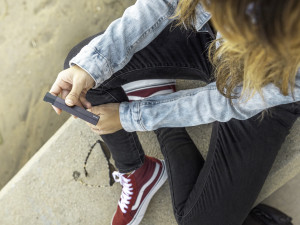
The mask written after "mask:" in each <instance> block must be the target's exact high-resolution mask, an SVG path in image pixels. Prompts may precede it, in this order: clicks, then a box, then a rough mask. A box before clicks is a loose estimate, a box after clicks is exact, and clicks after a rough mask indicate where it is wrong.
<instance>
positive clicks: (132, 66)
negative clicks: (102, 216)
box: [65, 26, 300, 225]
mask: <svg viewBox="0 0 300 225" xmlns="http://www.w3.org/2000/svg"><path fill="white" fill-rule="evenodd" d="M93 37H94V36H93ZM93 37H90V38H88V39H86V40H84V41H82V42H81V43H79V44H78V45H77V46H75V47H74V48H73V49H72V50H71V52H70V53H69V55H68V57H67V59H66V61H65V68H67V67H68V62H69V60H70V59H71V58H72V57H73V56H75V54H77V53H78V51H79V50H80V49H81V48H82V47H83V46H84V45H86V44H87V43H88V42H89V41H90V40H91V39H92V38H93ZM211 41H212V37H211V36H210V35H209V34H208V33H201V32H198V33H191V32H190V31H183V30H180V29H175V30H172V31H171V30H170V26H168V27H167V28H166V29H165V30H164V31H163V32H162V33H161V34H160V35H159V36H158V37H157V38H156V39H155V40H153V41H152V42H151V43H150V44H149V45H148V46H147V47H145V48H144V49H142V50H141V51H139V52H137V53H136V54H134V56H133V58H132V59H131V61H130V62H129V63H128V64H127V65H126V66H125V67H124V68H123V69H122V70H120V71H118V72H116V73H115V74H113V76H112V77H111V78H110V79H109V80H107V81H105V82H104V83H103V84H102V85H101V86H100V87H98V88H97V89H93V90H90V91H88V94H87V99H88V100H89V101H90V102H91V103H92V105H100V104H105V103H110V102H122V101H128V99H127V96H126V94H125V93H124V91H123V89H122V88H121V87H120V85H122V84H125V83H128V82H131V81H135V80H142V79H152V78H153V79H157V78H162V79H165V78H174V79H177V78H178V79H190V80H202V81H205V82H207V83H209V82H212V81H213V80H214V79H213V77H212V72H211V65H210V64H209V62H208V59H207V47H208V45H209V43H210V42H211ZM216 104H217V103H216ZM299 115H300V105H299V104H298V103H293V104H287V105H281V106H277V107H274V108H272V109H271V110H270V113H269V114H265V116H264V118H263V119H262V120H260V119H261V118H260V114H258V115H256V116H254V117H252V118H249V119H248V120H244V121H240V120H236V119H232V120H230V121H228V122H226V123H221V122H214V124H213V130H212V135H211V141H210V147H209V152H208V155H207V158H206V160H204V158H203V157H202V156H201V154H200V152H199V151H198V149H197V148H196V146H195V144H194V143H193V141H192V140H191V138H190V137H189V135H188V134H187V132H186V130H185V129H184V128H160V129H158V130H156V131H155V133H156V135H157V138H158V141H159V143H160V146H161V150H162V153H163V156H164V158H165V162H166V165H167V172H168V177H169V179H168V180H169V185H170V190H171V197H172V203H173V209H174V215H175V218H176V220H177V222H178V224H188V225H193V224H197V225H199V224H203V225H241V224H242V223H243V221H244V219H245V218H246V216H247V215H248V213H249V212H250V210H251V207H252V206H253V204H254V201H255V200H256V198H257V196H258V194H259V192H260V190H261V188H262V185H263V183H264V181H265V179H266V177H267V175H268V173H269V170H270V168H271V166H272V164H273V162H274V160H275V157H276V155H277V152H278V151H279V149H280V147H281V145H282V143H283V142H284V140H285V137H286V136H287V134H288V133H289V130H290V128H291V127H292V125H293V123H294V122H295V120H296V119H297V117H298V116H299ZM102 138H103V140H104V141H105V142H106V144H107V145H108V147H109V149H110V151H111V153H112V156H113V158H114V160H115V162H116V166H117V168H118V169H119V170H120V172H129V171H132V170H135V169H137V168H139V167H140V166H141V165H142V164H143V160H144V152H143V149H142V146H141V144H140V142H139V140H138V137H137V134H136V133H135V132H133V133H128V132H126V131H124V130H120V131H118V132H116V133H114V134H109V135H102Z"/></svg>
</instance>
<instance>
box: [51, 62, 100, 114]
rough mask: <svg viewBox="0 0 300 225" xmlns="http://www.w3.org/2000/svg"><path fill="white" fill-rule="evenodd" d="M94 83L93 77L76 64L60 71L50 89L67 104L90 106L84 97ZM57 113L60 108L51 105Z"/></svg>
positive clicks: (59, 111)
mask: <svg viewBox="0 0 300 225" xmlns="http://www.w3.org/2000/svg"><path fill="white" fill-rule="evenodd" d="M94 85H95V81H94V79H93V78H92V77H91V76H90V75H89V74H88V73H87V72H86V71H84V70H83V69H81V68H80V67H78V66H76V65H75V66H72V67H70V68H68V69H66V70H63V71H61V72H60V73H59V74H58V76H57V78H56V80H55V82H54V84H53V85H52V87H51V89H50V93H51V94H52V95H55V96H58V95H61V98H62V99H65V102H66V104H67V105H68V106H74V105H78V106H80V107H83V108H86V109H87V108H91V107H92V105H91V103H90V102H88V101H87V100H86V98H85V95H86V93H87V91H88V90H89V89H91V88H92V87H93V86H94ZM52 107H53V108H54V110H55V112H56V113H57V114H60V113H61V112H62V110H61V109H59V108H57V107H55V106H52Z"/></svg>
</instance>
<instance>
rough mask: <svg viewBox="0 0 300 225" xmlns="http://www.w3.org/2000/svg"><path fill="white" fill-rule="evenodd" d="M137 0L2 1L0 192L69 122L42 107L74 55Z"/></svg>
mask: <svg viewBox="0 0 300 225" xmlns="http://www.w3.org/2000/svg"><path fill="white" fill-rule="evenodd" d="M134 2H135V1H134V0H122V1H119V0H88V1H81V0H72V1H71V0H61V1H59V0H30V1H29V0H28V1H26V0H15V1H9V0H0V30H1V32H0V65H1V72H0V79H1V86H0V105H1V106H0V107H1V110H0V116H1V120H0V177H1V179H0V188H1V187H3V185H5V184H6V182H7V181H8V180H9V179H10V178H11V177H12V176H13V175H14V174H15V173H16V172H17V171H18V170H19V169H20V168H21V167H22V166H23V165H24V164H25V163H26V162H27V160H28V159H29V158H30V157H31V156H32V155H33V154H34V153H35V152H36V151H37V150H38V149H39V148H40V147H41V146H42V145H43V143H45V142H46V141H47V140H48V138H49V137H50V136H51V135H52V134H53V133H54V132H55V131H56V130H57V129H58V128H59V127H60V126H61V125H62V123H64V121H65V120H66V119H67V118H68V117H69V115H67V114H63V115H61V116H57V115H56V114H55V112H54V111H53V110H52V108H51V107H50V105H48V104H47V103H44V102H43V101H42V98H43V96H44V95H45V93H46V92H47V91H48V90H49V89H50V87H51V85H52V83H53V81H54V80H55V78H56V76H57V74H58V73H59V71H61V69H62V66H63V62H64V58H65V57H66V55H67V53H68V51H69V50H70V49H71V48H72V47H73V46H74V45H75V44H76V43H78V42H79V41H81V40H82V39H84V38H86V37H88V36H90V35H92V34H95V33H98V32H100V31H102V30H103V29H105V28H106V27H107V26H108V25H109V23H110V22H111V21H113V20H114V19H116V18H118V17H119V16H121V15H122V13H123V11H124V9H125V8H126V7H128V6H129V5H131V4H134Z"/></svg>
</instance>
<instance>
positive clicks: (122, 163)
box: [64, 25, 212, 172]
mask: <svg viewBox="0 0 300 225" xmlns="http://www.w3.org/2000/svg"><path fill="white" fill-rule="evenodd" d="M170 30H171V25H170V26H168V27H167V28H166V29H165V30H164V31H163V32H162V33H161V34H160V35H159V36H158V37H157V38H156V39H155V40H154V41H153V42H151V43H150V44H149V45H148V46H147V47H145V48H144V49H142V50H141V51H139V52H137V53H136V54H135V55H134V56H133V58H132V59H131V61H130V62H129V63H128V64H127V65H126V66H125V67H124V68H123V69H122V70H120V71H118V72H117V73H115V74H114V75H113V76H112V77H111V78H110V79H109V80H107V81H105V82H104V83H103V84H102V85H101V86H100V87H98V88H97V89H93V90H90V91H89V92H88V94H87V98H88V100H89V101H90V102H91V103H92V105H100V104H105V103H109V102H121V101H128V99H127V97H126V95H125V93H124V91H122V89H121V88H120V85H123V84H125V83H128V82H132V81H135V80H141V79H157V78H161V79H163V78H169V79H170V78H180V79H184V78H185V79H199V80H203V81H206V82H210V81H211V72H210V71H211V67H210V64H209V63H208V59H207V46H208V43H209V42H210V41H211V40H212V38H211V37H210V35H209V34H208V33H190V32H189V31H183V30H180V29H178V28H176V29H174V30H172V31H170ZM95 36H96V35H95ZM93 37H94V36H92V37H90V38H88V39H86V40H84V41H82V42H81V43H79V44H78V45H77V46H75V47H74V48H73V49H72V50H71V51H70V53H69V55H68V57H67V59H66V61H65V64H64V65H65V68H67V67H68V64H69V61H70V59H71V58H72V57H74V56H75V55H76V54H77V53H78V52H79V50H80V49H81V48H82V47H83V46H84V45H86V44H88V43H89V42H90V41H91V39H92V38H93ZM102 138H103V139H104V140H105V142H106V144H107V145H108V146H109V149H110V151H111V152H112V156H113V158H114V160H115V161H116V166H117V168H118V169H119V170H120V171H121V172H129V171H132V170H134V169H136V168H138V167H140V166H141V164H142V162H143V157H144V153H143V150H142V147H141V145H140V143H139V141H138V138H137V135H136V134H135V133H127V132H125V131H124V130H122V131H119V132H117V133H115V134H111V135H103V136H102Z"/></svg>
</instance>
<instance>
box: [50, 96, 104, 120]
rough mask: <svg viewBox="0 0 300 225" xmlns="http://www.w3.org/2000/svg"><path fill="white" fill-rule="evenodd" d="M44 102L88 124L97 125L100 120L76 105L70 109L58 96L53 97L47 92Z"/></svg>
mask: <svg viewBox="0 0 300 225" xmlns="http://www.w3.org/2000/svg"><path fill="white" fill-rule="evenodd" d="M44 101H45V102H49V103H51V104H52V105H54V106H56V107H57V108H59V109H61V110H63V111H66V112H68V113H71V114H72V115H74V116H77V117H79V118H80V119H83V120H85V121H86V122H89V123H91V124H94V125H97V123H98V121H99V119H100V117H99V116H97V115H95V114H93V113H91V112H89V111H86V110H85V109H83V108H81V107H79V106H77V105H75V106H72V107H70V106H68V105H67V104H66V103H65V100H63V99H61V98H60V97H58V96H54V95H52V94H50V93H49V92H47V94H46V95H45V97H44Z"/></svg>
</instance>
